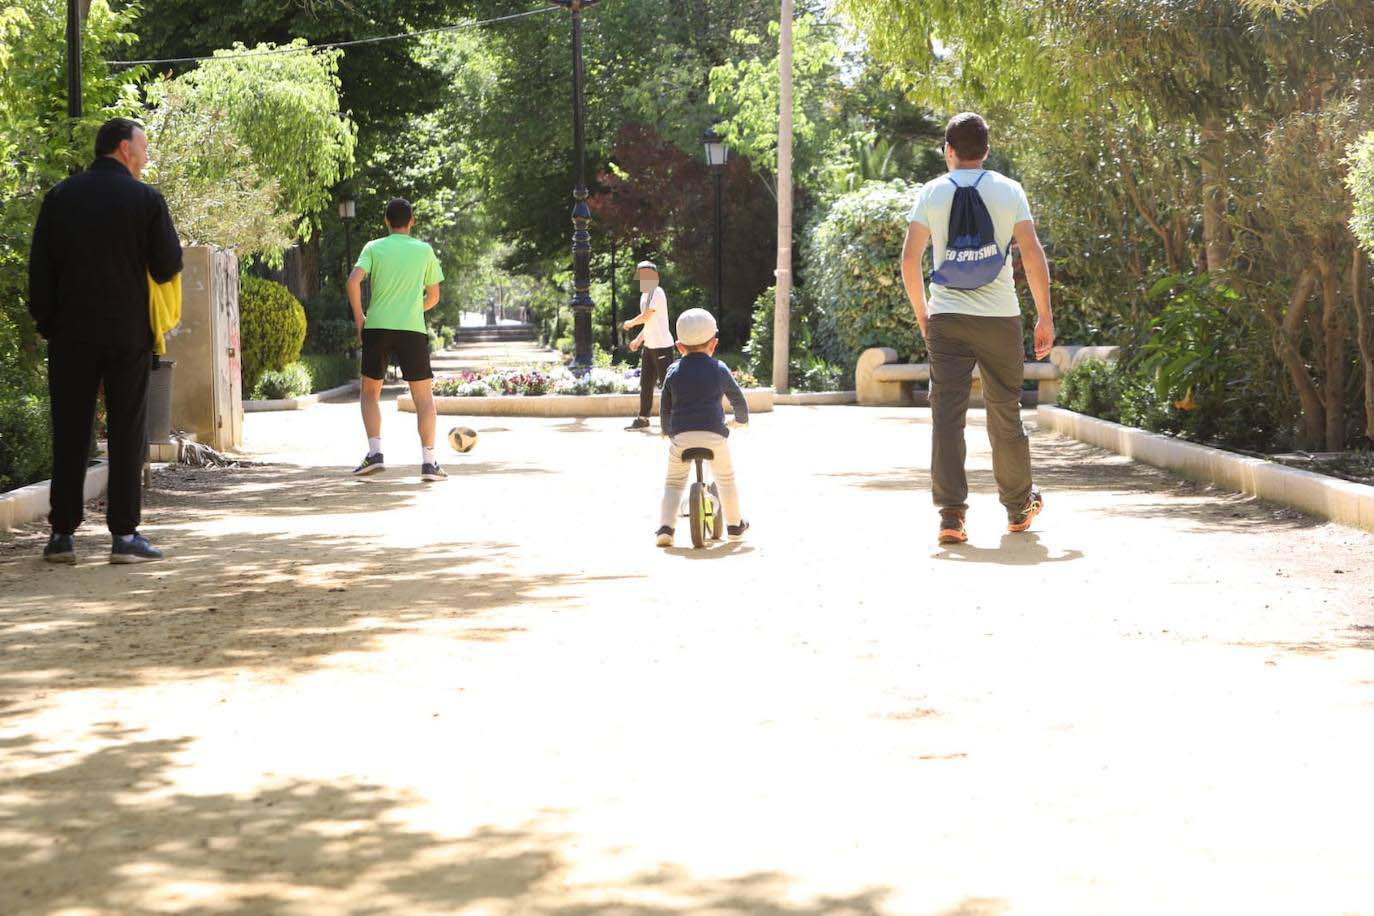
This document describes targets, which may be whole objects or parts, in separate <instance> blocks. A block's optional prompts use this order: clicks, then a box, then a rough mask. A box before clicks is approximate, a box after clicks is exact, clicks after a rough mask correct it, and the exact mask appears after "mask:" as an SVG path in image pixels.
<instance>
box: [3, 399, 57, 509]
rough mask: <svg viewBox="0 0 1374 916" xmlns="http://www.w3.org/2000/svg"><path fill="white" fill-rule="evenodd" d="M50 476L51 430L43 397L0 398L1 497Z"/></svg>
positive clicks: (46, 400) (46, 403)
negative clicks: (4, 493)
mask: <svg viewBox="0 0 1374 916" xmlns="http://www.w3.org/2000/svg"><path fill="white" fill-rule="evenodd" d="M51 476H52V427H51V426H50V424H49V412H48V399H47V397H46V396H44V395H38V394H21V395H18V396H16V395H13V394H9V393H6V394H4V395H0V493H2V492H4V491H6V490H13V489H15V488H16V487H22V486H27V485H28V484H31V483H37V482H38V481H40V480H46V479H47V478H48V477H51Z"/></svg>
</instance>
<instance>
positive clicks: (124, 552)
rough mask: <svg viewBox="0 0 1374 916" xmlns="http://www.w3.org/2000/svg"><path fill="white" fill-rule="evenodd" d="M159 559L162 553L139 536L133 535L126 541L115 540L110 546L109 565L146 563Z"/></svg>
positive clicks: (121, 539)
mask: <svg viewBox="0 0 1374 916" xmlns="http://www.w3.org/2000/svg"><path fill="white" fill-rule="evenodd" d="M161 559H162V551H161V550H158V549H157V548H156V547H154V546H153V545H152V544H149V543H148V539H147V538H145V537H144V536H143V535H141V534H135V535H134V536H133V537H131V538H129V540H127V541H126V540H124V539H123V538H115V539H114V541H113V543H111V545H110V562H111V563H148V562H150V561H152V560H161Z"/></svg>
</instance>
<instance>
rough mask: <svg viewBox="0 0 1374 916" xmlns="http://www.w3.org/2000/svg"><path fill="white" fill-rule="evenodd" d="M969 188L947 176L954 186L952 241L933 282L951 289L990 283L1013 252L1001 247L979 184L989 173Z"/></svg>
mask: <svg viewBox="0 0 1374 916" xmlns="http://www.w3.org/2000/svg"><path fill="white" fill-rule="evenodd" d="M987 174H988V173H987V172H984V173H983V174H982V175H979V176H978V181H975V182H974V183H973V184H971V185H968V186H967V187H965V186H962V185H960V184H959V182H957V181H955V180H954V176H952V175H951V176H947V177H948V178H949V180H950V183H951V184H953V185H954V188H955V191H954V202H953V204H952V205H951V206H950V210H949V241H948V243H947V244H946V245H945V261H944V263H943V264H941V265H940V266H939V268H938V269H937V270H936V271H935V272H934V273H932V274H931V275H930V282H931V283H938V284H939V285H941V286H945V287H948V288H949V289H978V288H979V287H980V286H987V285H988V284H989V283H991V282H992V281H993V280H996V279H997V275H998V274H999V273H1001V272H1002V265H1004V264H1005V263H1006V262H1007V255H1009V254H1011V245H1010V244H1008V245H1007V250H1006V251H1001V250H1000V249H999V248H998V247H997V239H996V237H995V236H994V234H993V229H992V214H990V213H988V208H987V204H985V203H983V196H982V195H981V194H979V193H978V185H979V183H981V182H982V180H983V179H984V178H985V177H986V176H987Z"/></svg>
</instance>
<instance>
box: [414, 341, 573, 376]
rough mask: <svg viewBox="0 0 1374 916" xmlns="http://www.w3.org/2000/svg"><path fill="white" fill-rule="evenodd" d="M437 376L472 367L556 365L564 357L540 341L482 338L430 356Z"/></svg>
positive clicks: (474, 370)
mask: <svg viewBox="0 0 1374 916" xmlns="http://www.w3.org/2000/svg"><path fill="white" fill-rule="evenodd" d="M430 362H431V363H432V364H433V366H434V372H435V374H437V375H444V374H452V373H457V372H461V371H463V370H469V371H472V372H485V371H487V370H489V369H499V368H506V367H512V368H524V367H526V366H541V367H548V368H552V367H554V366H560V365H562V364H563V356H562V354H560V353H559V352H558V351H557V350H551V349H549V348H548V347H545V346H543V345H541V344H538V343H533V342H529V341H521V340H506V341H497V340H493V341H480V342H472V343H466V342H465V343H460V344H458V345H457V346H455V347H453V348H452V349H449V350H441V351H439V352H438V353H435V354H433V355H432V356H431V357H430Z"/></svg>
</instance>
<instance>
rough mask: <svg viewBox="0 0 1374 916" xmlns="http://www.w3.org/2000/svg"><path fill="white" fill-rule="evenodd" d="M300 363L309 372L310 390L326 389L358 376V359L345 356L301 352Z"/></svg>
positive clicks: (343, 383) (336, 386) (345, 382)
mask: <svg viewBox="0 0 1374 916" xmlns="http://www.w3.org/2000/svg"><path fill="white" fill-rule="evenodd" d="M300 365H302V366H304V367H305V369H306V371H307V372H309V373H310V391H311V392H312V393H314V392H316V391H328V390H329V389H330V388H338V387H339V386H340V385H345V384H347V383H349V382H351V381H354V380H356V379H357V378H358V370H359V366H358V361H357V360H356V359H351V358H349V357H347V356H338V355H328V354H322V353H302V354H301V358H300Z"/></svg>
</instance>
